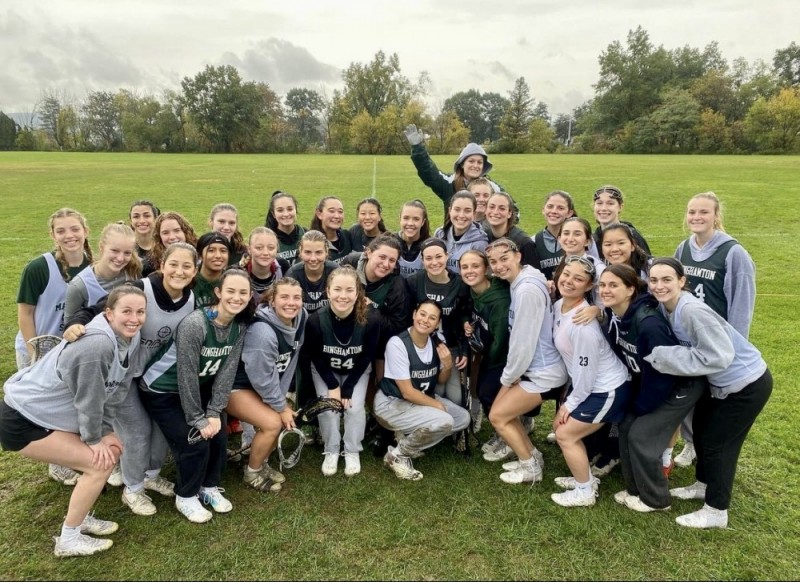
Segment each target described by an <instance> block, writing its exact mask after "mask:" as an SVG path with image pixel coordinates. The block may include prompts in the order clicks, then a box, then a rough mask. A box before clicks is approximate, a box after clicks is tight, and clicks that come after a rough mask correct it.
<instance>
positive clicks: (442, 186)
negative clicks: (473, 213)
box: [411, 143, 502, 213]
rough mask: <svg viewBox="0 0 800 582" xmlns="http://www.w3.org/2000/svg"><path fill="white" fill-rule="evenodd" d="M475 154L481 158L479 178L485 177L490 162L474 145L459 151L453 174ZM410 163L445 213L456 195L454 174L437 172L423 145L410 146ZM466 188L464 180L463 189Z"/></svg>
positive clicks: (499, 188)
mask: <svg viewBox="0 0 800 582" xmlns="http://www.w3.org/2000/svg"><path fill="white" fill-rule="evenodd" d="M475 154H477V155H480V156H483V173H482V174H481V176H486V174H488V173H489V172H490V171H491V169H492V162H490V161H489V157H488V156H487V155H486V151H485V150H484V149H483V148H482V147H481V146H479V145H478V144H476V143H469V144H467V146H466V147H465V148H464V149H463V150H461V153H460V154H458V158H457V159H456V161H455V163H454V164H453V172H455V171H456V170H457V169H458V167H459V166H460V165H461V164H463V163H464V160H466V159H467V158H468V157H469V156H472V155H475ZM411 161H412V162H414V167H415V168H417V175H419V177H420V180H422V183H423V184H425V185H426V186H427V187H428V188H430V189H431V190H433V193H434V194H436V196H437V197H438V198H439V199H440V200H441V201H442V203H443V204H444V211H445V213H446V212H447V207H448V206H450V199H451V198H452V197H453V194H455V193H456V187H455V184H454V181H455V178H456V176H455V173H453V174H445V173H443V172H441V171H439V168H437V167H436V164H435V163H434V162H433V160H432V159H431V157H430V155H428V150H427V149H426V148H425V145H424V144H421V143H420V144H417V145H415V146H411ZM490 183H491V185H492V189H493V190H494V191H495V192H500V191H502V188H501V187H500V185H499V184H495V183H494V182H492V181H491V180H490ZM466 186H467V183H466V178H465V184H464V187H466Z"/></svg>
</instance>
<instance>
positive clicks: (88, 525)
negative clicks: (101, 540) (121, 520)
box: [81, 513, 119, 536]
mask: <svg viewBox="0 0 800 582" xmlns="http://www.w3.org/2000/svg"><path fill="white" fill-rule="evenodd" d="M118 529H119V524H117V522H115V521H106V520H105V519H98V518H96V517H95V516H94V513H89V514H88V515H87V516H86V517H84V518H83V523H82V524H81V533H82V534H91V535H93V536H107V535H111V534H112V533H114V532H115V531H117V530H118Z"/></svg>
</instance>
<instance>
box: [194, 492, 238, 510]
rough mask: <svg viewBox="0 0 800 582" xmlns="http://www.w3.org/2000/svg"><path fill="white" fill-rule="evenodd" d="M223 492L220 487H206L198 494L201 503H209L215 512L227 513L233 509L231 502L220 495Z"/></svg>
mask: <svg viewBox="0 0 800 582" xmlns="http://www.w3.org/2000/svg"><path fill="white" fill-rule="evenodd" d="M224 492H225V490H224V489H223V488H222V487H208V488H204V489H201V490H200V495H201V496H202V501H203V503H205V504H206V505H210V506H211V509H213V510H214V511H216V512H217V513H228V512H229V511H231V510H232V509H233V503H231V502H230V501H228V500H227V499H225V497H223V496H222V494H223V493H224Z"/></svg>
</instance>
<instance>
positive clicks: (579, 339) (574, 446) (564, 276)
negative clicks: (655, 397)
mask: <svg viewBox="0 0 800 582" xmlns="http://www.w3.org/2000/svg"><path fill="white" fill-rule="evenodd" d="M563 265H564V269H563V271H562V272H561V275H560V276H559V278H558V290H559V292H560V293H561V299H559V300H558V301H556V303H555V306H554V311H555V322H554V326H553V340H554V341H555V345H556V349H557V350H558V352H559V353H560V354H561V357H562V358H563V360H564V364H565V365H566V366H567V372H568V373H569V377H570V379H571V380H572V390H571V391H570V392H569V394H568V395H567V398H566V400H565V401H564V404H562V405H561V407H560V408H559V409H558V412H557V413H556V418H555V420H554V421H553V430H554V431H555V433H556V440H557V441H558V444H559V446H560V447H561V452H562V453H563V455H564V460H566V462H567V466H568V467H569V470H570V472H571V473H572V477H559V478H557V479H556V484H557V485H559V486H560V487H564V488H565V489H567V490H566V491H565V492H563V493H553V495H551V498H552V500H553V501H555V502H556V503H557V504H559V505H561V506H563V507H576V506H586V505H594V502H595V498H596V497H597V485H598V483H599V482H598V481H597V480H596V479H595V478H594V477H593V476H592V474H591V472H590V469H589V458H588V457H587V455H586V446H585V445H584V444H583V439H584V438H585V437H587V436H589V435H590V434H592V433H594V432H596V431H598V430H599V429H600V428H601V427H602V426H603V425H604V424H605V423H607V422H619V421H621V420H622V419H623V418H624V416H625V407H626V405H627V400H628V397H629V395H630V382H629V380H628V370H627V368H625V365H624V364H623V363H622V362H621V361H620V360H619V359H618V358H617V357H616V356H615V355H614V352H613V351H612V350H611V346H610V345H609V344H608V342H606V341H605V340H604V338H603V332H602V330H601V329H600V324H599V323H597V321H596V320H595V321H593V322H591V323H588V324H586V325H578V324H576V323H575V322H574V321H573V317H574V316H575V313H576V312H577V311H578V310H579V309H581V308H584V307H586V306H588V302H587V301H586V296H587V294H588V293H590V292H591V290H592V287H593V286H594V277H595V269H594V263H592V261H589V260H587V259H585V258H581V257H567V258H566V259H564V263H563ZM662 450H663V448H662Z"/></svg>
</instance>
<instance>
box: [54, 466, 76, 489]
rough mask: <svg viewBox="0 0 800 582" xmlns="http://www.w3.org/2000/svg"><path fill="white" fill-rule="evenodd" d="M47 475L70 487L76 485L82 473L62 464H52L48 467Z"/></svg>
mask: <svg viewBox="0 0 800 582" xmlns="http://www.w3.org/2000/svg"><path fill="white" fill-rule="evenodd" d="M47 476H48V477H50V478H51V479H52V480H53V481H58V482H59V483H63V484H64V485H66V486H68V487H74V486H75V484H76V483H77V482H78V479H79V478H80V476H81V474H80V473H78V472H76V471H73V470H72V469H70V468H69V467H64V466H62V465H54V464H52V463H51V464H50V465H48V467H47Z"/></svg>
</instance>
